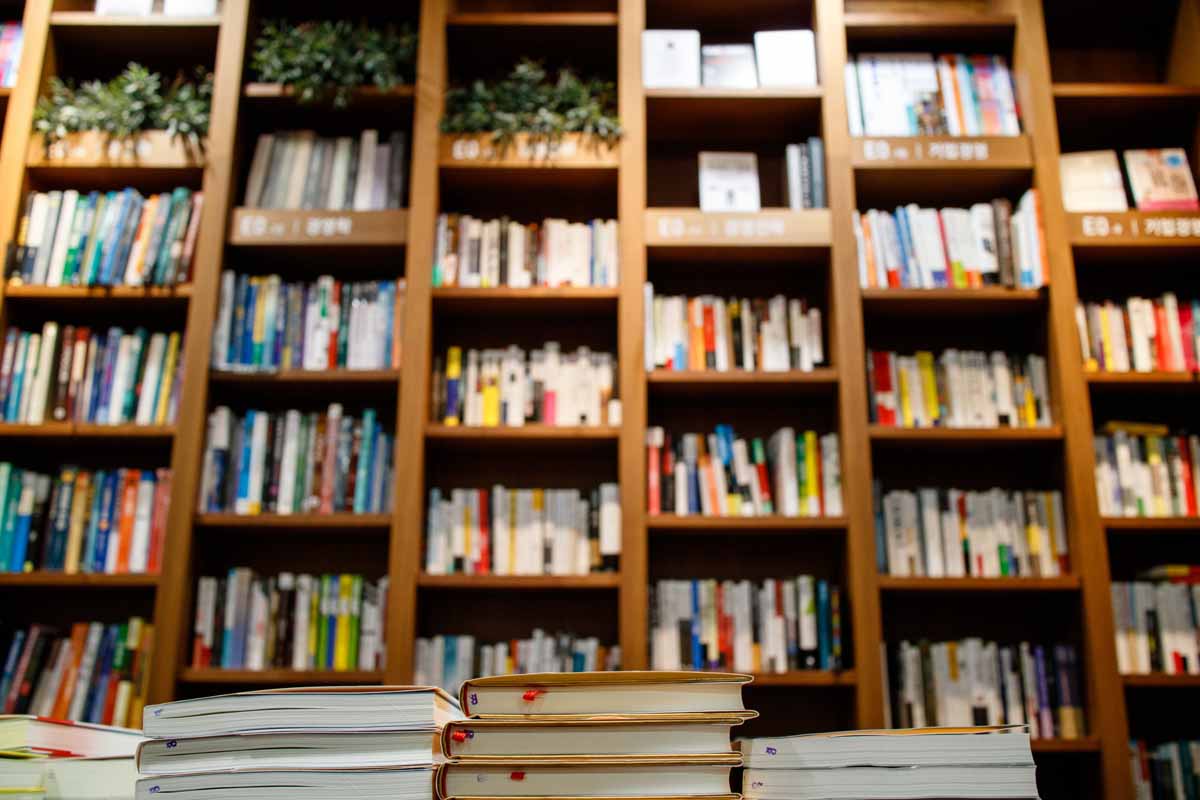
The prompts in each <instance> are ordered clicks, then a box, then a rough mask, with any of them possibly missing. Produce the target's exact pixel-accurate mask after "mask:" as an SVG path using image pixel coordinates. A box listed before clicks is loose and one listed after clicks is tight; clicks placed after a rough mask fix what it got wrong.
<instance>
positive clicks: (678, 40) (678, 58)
mask: <svg viewBox="0 0 1200 800" xmlns="http://www.w3.org/2000/svg"><path fill="white" fill-rule="evenodd" d="M642 84H643V86H645V88H647V89H694V88H697V87H699V86H700V31H694V30H648V31H643V32H642Z"/></svg>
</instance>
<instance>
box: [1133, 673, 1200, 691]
mask: <svg viewBox="0 0 1200 800" xmlns="http://www.w3.org/2000/svg"><path fill="white" fill-rule="evenodd" d="M1121 682H1122V683H1124V684H1125V686H1127V687H1129V688H1133V689H1200V675H1167V674H1164V673H1157V674H1152V675H1122V676H1121Z"/></svg>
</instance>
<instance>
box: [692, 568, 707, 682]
mask: <svg viewBox="0 0 1200 800" xmlns="http://www.w3.org/2000/svg"><path fill="white" fill-rule="evenodd" d="M703 668H704V650H703V648H702V647H701V646H700V581H692V669H703Z"/></svg>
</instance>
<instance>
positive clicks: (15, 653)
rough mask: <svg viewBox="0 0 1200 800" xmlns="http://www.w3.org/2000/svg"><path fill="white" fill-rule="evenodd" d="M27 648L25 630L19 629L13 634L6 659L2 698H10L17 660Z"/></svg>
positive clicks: (0, 688) (1, 680) (0, 681)
mask: <svg viewBox="0 0 1200 800" xmlns="http://www.w3.org/2000/svg"><path fill="white" fill-rule="evenodd" d="M24 647H25V630H24V629H23V628H17V630H16V631H14V632H13V639H12V644H11V645H9V647H8V657H7V658H5V659H4V674H3V675H2V676H0V697H8V692H9V690H10V689H11V688H12V682H13V673H14V672H16V670H17V659H19V658H20V657H21V650H22V649H24Z"/></svg>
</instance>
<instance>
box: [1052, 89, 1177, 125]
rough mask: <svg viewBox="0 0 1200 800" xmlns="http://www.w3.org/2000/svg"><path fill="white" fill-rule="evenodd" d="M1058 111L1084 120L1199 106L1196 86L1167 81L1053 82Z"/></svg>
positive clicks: (1171, 110) (1135, 115)
mask: <svg viewBox="0 0 1200 800" xmlns="http://www.w3.org/2000/svg"><path fill="white" fill-rule="evenodd" d="M1054 102H1055V107H1056V108H1057V109H1058V112H1059V113H1060V114H1064V115H1068V116H1072V117H1078V118H1080V119H1088V118H1089V117H1092V116H1094V115H1107V114H1124V115H1130V116H1134V117H1137V116H1141V115H1144V114H1156V113H1160V112H1175V113H1178V112H1179V111H1181V110H1183V109H1185V108H1189V107H1190V108H1192V109H1196V108H1198V107H1200V86H1180V85H1175V84H1169V83H1056V84H1054Z"/></svg>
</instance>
